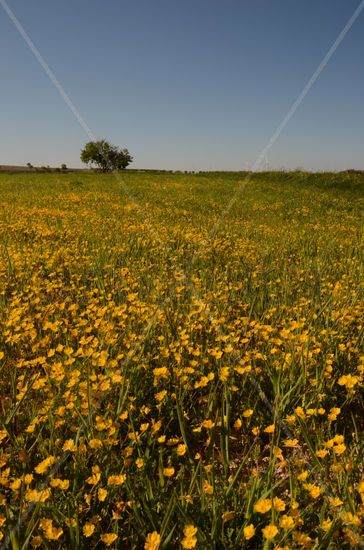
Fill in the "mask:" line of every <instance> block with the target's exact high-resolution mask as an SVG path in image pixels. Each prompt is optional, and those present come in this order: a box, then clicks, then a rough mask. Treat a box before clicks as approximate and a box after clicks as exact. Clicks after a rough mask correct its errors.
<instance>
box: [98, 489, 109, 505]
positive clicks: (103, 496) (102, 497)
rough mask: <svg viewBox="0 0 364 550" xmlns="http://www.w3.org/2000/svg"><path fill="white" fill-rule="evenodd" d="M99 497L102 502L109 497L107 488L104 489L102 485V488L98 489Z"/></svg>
mask: <svg viewBox="0 0 364 550" xmlns="http://www.w3.org/2000/svg"><path fill="white" fill-rule="evenodd" d="M97 497H98V499H99V501H100V502H104V500H105V499H106V497H107V489H103V488H102V487H100V489H99V490H98V491H97Z"/></svg>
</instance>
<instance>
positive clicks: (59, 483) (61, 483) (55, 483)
mask: <svg viewBox="0 0 364 550" xmlns="http://www.w3.org/2000/svg"><path fill="white" fill-rule="evenodd" d="M50 486H51V487H55V488H58V489H62V491H67V489H68V487H69V486H70V482H69V480H68V479H59V478H54V479H52V480H51V482H50Z"/></svg>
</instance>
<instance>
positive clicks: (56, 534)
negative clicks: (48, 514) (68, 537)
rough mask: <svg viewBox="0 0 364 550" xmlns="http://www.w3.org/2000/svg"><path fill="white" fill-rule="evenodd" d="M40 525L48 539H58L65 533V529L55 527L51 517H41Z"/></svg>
mask: <svg viewBox="0 0 364 550" xmlns="http://www.w3.org/2000/svg"><path fill="white" fill-rule="evenodd" d="M39 526H40V528H41V529H42V531H43V536H44V537H45V538H46V539H47V540H58V539H59V538H60V537H61V536H62V534H63V529H61V528H59V529H57V527H54V526H53V522H52V520H51V519H41V520H40V522H39Z"/></svg>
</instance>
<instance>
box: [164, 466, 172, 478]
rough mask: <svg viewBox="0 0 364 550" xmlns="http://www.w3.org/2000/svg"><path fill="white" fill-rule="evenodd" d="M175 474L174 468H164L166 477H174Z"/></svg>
mask: <svg viewBox="0 0 364 550" xmlns="http://www.w3.org/2000/svg"><path fill="white" fill-rule="evenodd" d="M173 474H174V468H173V467H171V468H164V470H163V475H165V476H166V477H172V476H173Z"/></svg>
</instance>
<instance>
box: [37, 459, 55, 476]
mask: <svg viewBox="0 0 364 550" xmlns="http://www.w3.org/2000/svg"><path fill="white" fill-rule="evenodd" d="M56 460H57V459H56V457H55V456H49V457H48V458H45V459H44V460H42V462H40V463H39V464H38V466H36V467H35V468H34V471H35V472H36V473H37V474H44V473H45V472H47V471H48V470H49V468H50V467H51V466H53V464H54V463H55V462H56Z"/></svg>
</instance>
